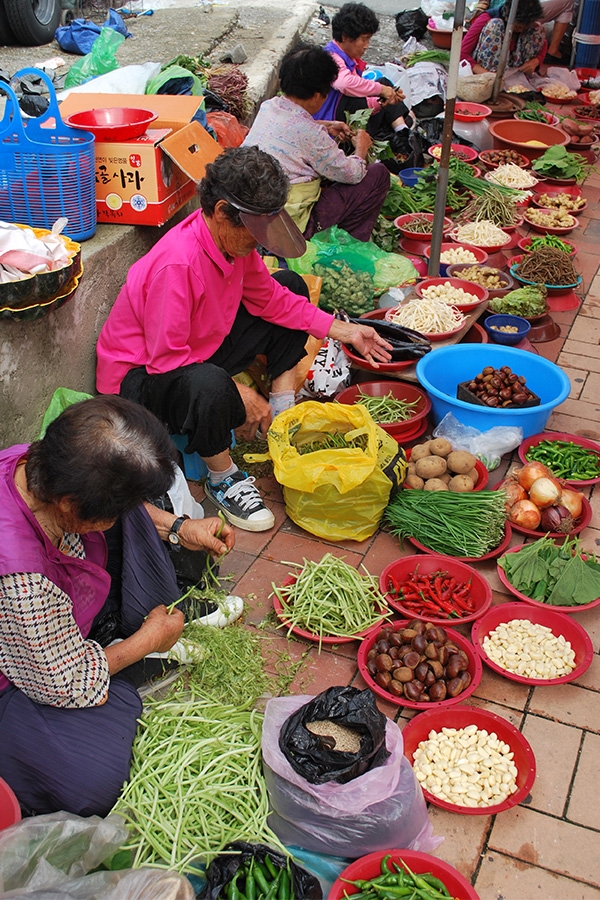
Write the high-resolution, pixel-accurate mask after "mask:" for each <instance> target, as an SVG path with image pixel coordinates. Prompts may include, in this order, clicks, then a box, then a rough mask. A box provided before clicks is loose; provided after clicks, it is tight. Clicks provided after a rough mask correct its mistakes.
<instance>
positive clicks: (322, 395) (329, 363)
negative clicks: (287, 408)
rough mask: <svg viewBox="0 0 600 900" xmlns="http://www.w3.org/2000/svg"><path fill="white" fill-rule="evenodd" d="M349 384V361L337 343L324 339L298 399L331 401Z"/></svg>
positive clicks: (330, 339)
mask: <svg viewBox="0 0 600 900" xmlns="http://www.w3.org/2000/svg"><path fill="white" fill-rule="evenodd" d="M349 384H350V361H349V359H348V357H347V356H346V354H345V353H344V348H343V347H342V345H341V343H340V342H339V341H334V340H333V339H332V338H325V340H324V341H323V343H322V345H321V349H320V350H319V352H318V353H317V355H316V356H315V360H314V362H313V364H312V366H311V367H310V369H309V370H308V373H307V376H306V379H305V381H304V384H303V385H302V387H301V388H300V390H299V391H298V395H297V397H298V399H304V398H306V397H308V398H310V399H311V400H315V399H319V400H331V399H332V398H333V397H335V395H336V394H339V392H340V391H341V390H343V389H344V388H345V387H348V385H349Z"/></svg>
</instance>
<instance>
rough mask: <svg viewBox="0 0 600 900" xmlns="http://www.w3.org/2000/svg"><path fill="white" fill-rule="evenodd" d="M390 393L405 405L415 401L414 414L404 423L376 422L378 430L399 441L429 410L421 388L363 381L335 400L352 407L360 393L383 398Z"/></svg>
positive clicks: (345, 389) (412, 429) (429, 404)
mask: <svg viewBox="0 0 600 900" xmlns="http://www.w3.org/2000/svg"><path fill="white" fill-rule="evenodd" d="M390 391H391V393H392V394H393V396H394V399H395V400H404V401H406V402H407V403H414V401H415V400H416V401H417V405H416V406H415V407H414V414H413V415H412V416H411V417H410V419H407V420H406V422H393V423H391V424H389V425H388V424H386V423H384V422H377V424H378V425H379V426H380V428H383V430H384V431H387V433H388V434H391V435H392V437H393V438H396V440H399V439H400V438H403V437H404V436H405V435H407V434H412V433H413V432H415V431H416V426H417V423H420V422H421V421H422V420H423V419H425V418H426V417H427V415H428V413H429V411H430V409H431V400H430V399H429V397H428V396H427V394H426V393H425V391H423V390H422V389H421V388H419V387H417V386H416V385H413V384H408V383H407V382H404V381H365V382H363V383H362V384H353V385H350V387H347V388H344V390H343V391H340V393H339V394H337V396H336V398H335V399H336V400H337V402H338V403H347V404H349V405H353V404H354V403H357V402H358V400H360V395H361V392H362V393H363V394H367V395H368V396H369V397H385V396H386V395H387V394H389V393H390Z"/></svg>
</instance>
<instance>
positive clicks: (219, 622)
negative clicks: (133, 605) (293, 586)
mask: <svg viewBox="0 0 600 900" xmlns="http://www.w3.org/2000/svg"><path fill="white" fill-rule="evenodd" d="M243 612H244V601H243V600H242V598H241V597H236V596H235V595H234V594H228V595H227V597H225V599H224V600H223V602H222V603H221V604H220V606H219V607H218V608H217V609H216V610H215V611H214V612H212V613H209V614H208V615H207V616H201V618H199V619H192V622H191V623H190V624H194V625H210V626H212V627H213V628H225V626H226V625H231V624H232V622H236V621H237V620H238V619H239V618H240V616H241V615H242V613H243ZM190 647H191V642H190V641H187V640H186V639H185V629H184V632H183V635H182V637H181V638H180V639H179V640H178V641H177V643H176V644H173V646H172V647H171V649H170V650H166V651H165V652H164V653H147V654H146V657H145V659H174V660H176V661H177V662H179V663H182V664H183V665H185V664H186V663H188V664H189V663H192V662H193V661H194V654H193V653H191V652H190Z"/></svg>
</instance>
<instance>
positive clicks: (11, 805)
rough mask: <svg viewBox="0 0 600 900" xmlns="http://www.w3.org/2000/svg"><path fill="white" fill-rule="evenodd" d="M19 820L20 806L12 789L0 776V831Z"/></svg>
mask: <svg viewBox="0 0 600 900" xmlns="http://www.w3.org/2000/svg"><path fill="white" fill-rule="evenodd" d="M20 821H21V807H20V806H19V801H18V800H17V798H16V796H15V793H14V791H13V789H12V788H11V787H10V786H9V785H8V784H7V783H6V781H4V779H3V778H0V831H2V829H3V828H10V826H11V825H16V824H17V822H20Z"/></svg>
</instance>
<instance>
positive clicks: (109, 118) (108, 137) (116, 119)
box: [65, 106, 158, 141]
mask: <svg viewBox="0 0 600 900" xmlns="http://www.w3.org/2000/svg"><path fill="white" fill-rule="evenodd" d="M157 118H158V113H155V112H153V111H152V110H151V109H136V108H134V107H128V106H123V107H121V106H107V107H99V108H98V109H86V110H84V111H83V112H78V113H73V114H72V115H70V116H67V117H66V118H65V122H66V123H67V125H70V126H71V127H72V128H81V129H83V130H84V131H91V132H92V134H93V135H94V137H95V138H96V140H97V141H126V140H129V139H131V138H136V137H140V135H142V134H144V132H145V131H146V129H147V128H148V126H149V125H150V124H151V123H152V122H154V120H155V119H157Z"/></svg>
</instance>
